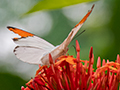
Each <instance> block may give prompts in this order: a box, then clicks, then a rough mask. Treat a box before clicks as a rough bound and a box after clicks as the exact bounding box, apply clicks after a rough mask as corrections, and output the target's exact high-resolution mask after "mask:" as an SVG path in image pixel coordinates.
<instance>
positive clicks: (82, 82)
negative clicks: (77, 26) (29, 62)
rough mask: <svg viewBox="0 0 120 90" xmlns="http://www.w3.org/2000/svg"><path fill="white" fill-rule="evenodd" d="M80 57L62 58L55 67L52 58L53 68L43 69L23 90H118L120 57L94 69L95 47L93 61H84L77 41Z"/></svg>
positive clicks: (103, 62)
mask: <svg viewBox="0 0 120 90" xmlns="http://www.w3.org/2000/svg"><path fill="white" fill-rule="evenodd" d="M76 51H77V57H76V58H74V57H73V56H69V55H67V56H61V57H59V58H58V60H59V61H57V62H56V63H55V64H54V63H53V60H52V56H51V54H49V62H50V66H49V67H48V66H39V69H38V70H37V72H36V75H35V77H34V78H33V79H31V80H30V81H29V82H28V83H27V84H26V86H27V87H26V88H24V87H23V86H22V87H21V90H117V89H118V88H119V82H120V57H119V55H117V60H116V62H109V60H107V62H106V61H105V60H104V59H103V60H102V65H101V59H100V57H98V60H97V69H96V70H94V69H93V63H94V55H93V48H92V47H91V49H90V53H89V61H87V60H80V53H79V52H80V47H79V43H78V41H76ZM119 89H120V88H119Z"/></svg>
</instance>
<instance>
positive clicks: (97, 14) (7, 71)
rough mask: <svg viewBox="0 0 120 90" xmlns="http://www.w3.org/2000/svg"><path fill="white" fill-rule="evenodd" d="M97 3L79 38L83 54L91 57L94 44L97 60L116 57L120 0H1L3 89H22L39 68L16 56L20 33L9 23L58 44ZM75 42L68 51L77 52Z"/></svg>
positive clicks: (0, 76)
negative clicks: (16, 41)
mask: <svg viewBox="0 0 120 90" xmlns="http://www.w3.org/2000/svg"><path fill="white" fill-rule="evenodd" d="M64 1H66V2H64ZM88 1H92V2H88ZM81 2H84V3H81ZM93 4H95V7H94V9H93V12H92V13H91V15H90V16H89V18H88V19H87V21H86V22H85V23H84V25H83V27H82V28H81V30H80V31H79V33H80V32H81V31H82V30H86V31H85V32H84V33H83V34H82V35H80V36H79V37H77V38H76V39H77V40H78V41H79V43H80V47H81V52H80V57H81V59H84V60H86V59H87V60H88V59H89V50H90V47H91V46H93V52H94V55H95V60H94V63H96V62H97V58H98V56H100V57H101V59H106V60H107V59H109V60H111V61H113V60H116V56H117V54H119V53H120V47H119V46H120V41H119V39H120V38H119V35H120V29H119V26H120V25H119V22H120V5H119V4H120V0H99V1H95V0H94V1H93V0H86V1H85V0H69V2H68V0H59V1H58V2H57V1H56V0H43V1H41V2H40V0H0V90H17V89H19V90H20V87H21V86H22V85H23V86H25V83H26V82H27V81H29V80H30V78H31V77H34V75H35V71H36V70H37V69H38V66H37V65H30V64H27V63H23V62H21V61H20V60H18V59H17V58H16V57H15V55H14V54H13V52H12V51H13V49H14V47H15V46H16V44H14V42H13V41H12V39H11V38H13V37H17V35H15V34H13V33H12V32H10V31H9V30H7V28H6V27H7V26H8V25H10V26H15V27H19V28H22V29H25V30H28V31H29V32H31V33H34V34H36V35H38V36H40V37H42V38H43V39H45V40H47V41H49V42H50V43H52V44H53V45H55V46H56V45H59V44H60V43H62V41H63V40H64V39H65V38H66V37H67V35H68V33H69V32H70V31H71V29H72V28H73V27H74V26H75V25H76V24H77V23H78V22H79V21H80V20H81V19H82V18H83V16H84V15H85V14H86V13H87V11H88V10H90V9H91V7H92V5H93ZM65 6H67V7H65ZM39 10H40V11H39ZM36 11H39V12H36ZM33 12H34V13H33ZM72 45H75V40H73V41H72V42H71V43H70V45H69V52H68V53H69V54H70V55H74V56H75V50H74V48H73V47H71V46H72ZM94 67H95V64H94Z"/></svg>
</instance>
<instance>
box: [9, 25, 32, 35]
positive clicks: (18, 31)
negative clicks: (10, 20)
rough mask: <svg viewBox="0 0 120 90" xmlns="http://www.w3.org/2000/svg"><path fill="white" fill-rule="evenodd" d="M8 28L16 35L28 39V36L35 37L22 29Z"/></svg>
mask: <svg viewBox="0 0 120 90" xmlns="http://www.w3.org/2000/svg"><path fill="white" fill-rule="evenodd" d="M7 28H8V29H9V30H10V31H13V32H14V33H16V34H18V35H20V36H21V37H28V36H31V37H32V36H34V34H31V33H29V32H26V31H23V30H21V29H18V28H15V27H11V26H7Z"/></svg>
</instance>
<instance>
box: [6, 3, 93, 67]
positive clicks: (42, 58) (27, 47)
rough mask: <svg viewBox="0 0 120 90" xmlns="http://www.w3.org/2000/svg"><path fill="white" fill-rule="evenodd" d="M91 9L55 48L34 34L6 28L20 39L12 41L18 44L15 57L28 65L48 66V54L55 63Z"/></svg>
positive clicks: (66, 49)
mask: <svg viewBox="0 0 120 90" xmlns="http://www.w3.org/2000/svg"><path fill="white" fill-rule="evenodd" d="M93 7H94V5H93V6H92V8H91V10H90V11H88V13H87V14H86V15H85V16H84V17H83V19H82V20H81V21H80V22H79V23H78V24H77V25H76V26H75V27H74V28H73V29H72V30H71V32H70V33H69V35H68V37H67V38H66V39H65V40H64V41H63V43H61V44H60V45H59V46H56V47H55V46H54V45H52V44H50V43H49V42H47V41H45V40H44V39H42V38H40V37H37V36H35V35H34V34H31V33H29V32H26V31H23V30H20V29H18V28H15V27H11V26H8V27H7V28H8V29H9V30H10V31H13V32H14V33H16V34H18V35H20V36H21V38H14V39H13V41H14V42H15V43H16V44H18V46H17V47H15V49H14V53H15V55H16V57H17V58H18V59H20V60H22V61H24V62H27V63H30V64H41V65H49V53H50V54H51V55H52V58H53V61H55V59H57V58H58V57H59V56H61V55H65V54H66V53H67V51H68V47H67V46H68V45H69V43H70V42H71V40H72V39H73V37H74V36H75V35H76V33H77V32H78V31H79V29H80V28H81V26H82V25H83V23H84V22H85V21H86V19H87V18H88V16H89V15H90V13H91V12H92V10H93Z"/></svg>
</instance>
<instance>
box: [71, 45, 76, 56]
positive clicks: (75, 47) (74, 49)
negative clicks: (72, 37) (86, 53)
mask: <svg viewBox="0 0 120 90" xmlns="http://www.w3.org/2000/svg"><path fill="white" fill-rule="evenodd" d="M71 47H73V48H74V50H75V55H77V52H76V47H75V46H74V45H72V46H70V48H71Z"/></svg>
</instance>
